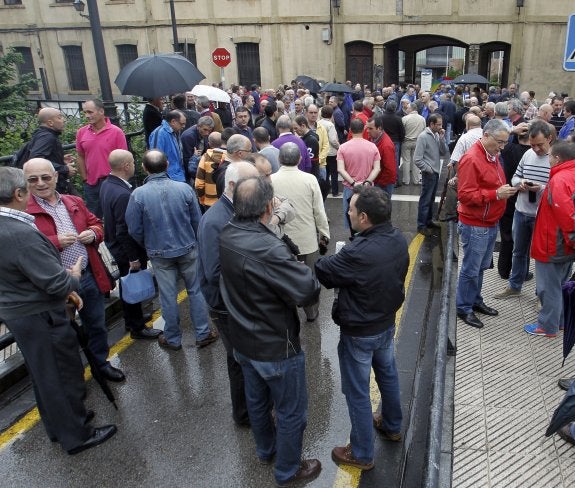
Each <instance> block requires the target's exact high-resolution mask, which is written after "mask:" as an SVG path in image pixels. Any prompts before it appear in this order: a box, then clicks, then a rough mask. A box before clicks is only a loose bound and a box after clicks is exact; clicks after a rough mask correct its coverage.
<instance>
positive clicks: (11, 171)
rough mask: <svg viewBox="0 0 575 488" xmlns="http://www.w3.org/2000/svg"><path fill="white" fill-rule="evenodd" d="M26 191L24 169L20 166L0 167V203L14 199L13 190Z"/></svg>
mask: <svg viewBox="0 0 575 488" xmlns="http://www.w3.org/2000/svg"><path fill="white" fill-rule="evenodd" d="M16 190H22V191H23V192H25V193H27V192H28V186H27V184H26V178H24V171H22V170H21V169H20V168H11V167H8V166H6V167H0V204H2V203H10V202H12V200H14V192H15V191H16Z"/></svg>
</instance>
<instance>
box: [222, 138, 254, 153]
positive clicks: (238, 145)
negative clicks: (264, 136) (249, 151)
mask: <svg viewBox="0 0 575 488" xmlns="http://www.w3.org/2000/svg"><path fill="white" fill-rule="evenodd" d="M247 144H250V145H251V142H250V140H249V139H248V138H247V137H246V136H244V135H242V134H234V135H233V136H232V137H230V138H229V139H228V143H227V145H226V149H227V153H228V154H234V153H237V152H238V151H243V149H244V147H245V146H246V145H247Z"/></svg>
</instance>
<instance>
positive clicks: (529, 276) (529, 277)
mask: <svg viewBox="0 0 575 488" xmlns="http://www.w3.org/2000/svg"><path fill="white" fill-rule="evenodd" d="M532 279H533V273H532V272H531V271H529V273H527V274H526V275H525V280H524V281H531V280H532Z"/></svg>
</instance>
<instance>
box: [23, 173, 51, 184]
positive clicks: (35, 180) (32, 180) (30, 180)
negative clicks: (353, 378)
mask: <svg viewBox="0 0 575 488" xmlns="http://www.w3.org/2000/svg"><path fill="white" fill-rule="evenodd" d="M53 178H54V177H53V176H52V175H41V176H30V177H29V178H28V179H27V180H26V181H28V183H30V184H31V185H35V184H36V183H38V181H39V180H40V181H44V182H46V183H48V182H49V181H52V179H53Z"/></svg>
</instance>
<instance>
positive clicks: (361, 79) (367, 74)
mask: <svg viewBox="0 0 575 488" xmlns="http://www.w3.org/2000/svg"><path fill="white" fill-rule="evenodd" d="M345 77H346V78H345V79H346V80H351V81H352V83H359V84H361V85H362V87H363V85H368V86H371V84H372V81H373V44H371V43H370V42H364V41H353V42H348V43H347V44H346V45H345Z"/></svg>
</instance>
